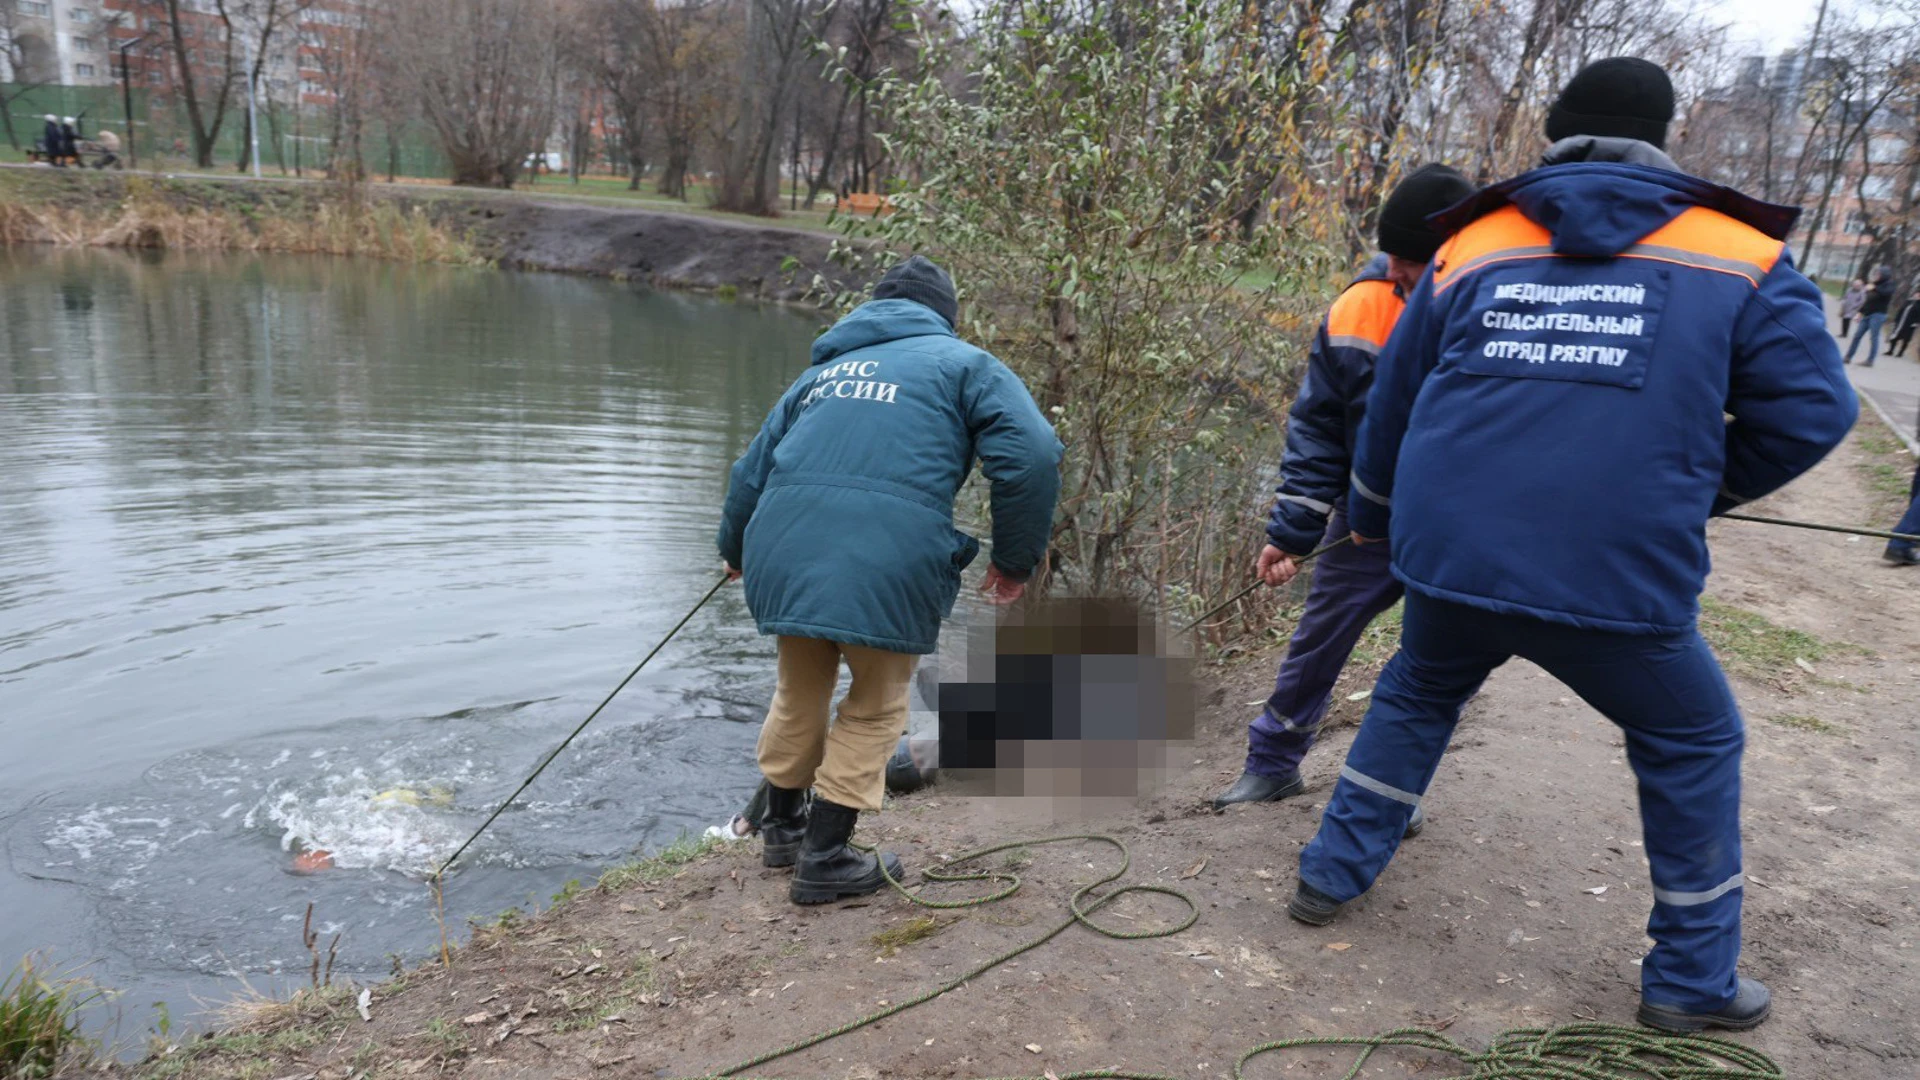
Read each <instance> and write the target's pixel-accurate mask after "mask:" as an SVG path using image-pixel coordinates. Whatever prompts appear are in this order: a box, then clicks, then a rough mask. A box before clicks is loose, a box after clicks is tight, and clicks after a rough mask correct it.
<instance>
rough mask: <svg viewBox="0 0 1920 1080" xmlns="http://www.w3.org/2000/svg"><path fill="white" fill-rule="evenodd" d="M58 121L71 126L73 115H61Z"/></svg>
mask: <svg viewBox="0 0 1920 1080" xmlns="http://www.w3.org/2000/svg"><path fill="white" fill-rule="evenodd" d="M60 122H61V123H63V124H65V125H67V126H68V127H72V126H73V117H71V116H63V117H61V118H60Z"/></svg>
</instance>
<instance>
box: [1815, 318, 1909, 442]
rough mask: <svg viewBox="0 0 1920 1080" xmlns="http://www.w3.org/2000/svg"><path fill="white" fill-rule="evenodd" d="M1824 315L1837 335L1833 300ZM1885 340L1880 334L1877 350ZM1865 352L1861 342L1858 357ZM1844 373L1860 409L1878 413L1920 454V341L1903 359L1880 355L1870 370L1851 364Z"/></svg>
mask: <svg viewBox="0 0 1920 1080" xmlns="http://www.w3.org/2000/svg"><path fill="white" fill-rule="evenodd" d="M1827 315H1828V322H1827V328H1828V329H1829V330H1832V331H1834V332H1835V333H1836V334H1837V333H1838V331H1839V329H1840V320H1839V318H1838V316H1837V315H1836V314H1835V303H1834V302H1832V301H1829V302H1828V304H1827ZM1888 329H1889V330H1891V329H1892V327H1891V326H1889V327H1888ZM1886 338H1887V335H1886V334H1885V333H1882V334H1881V339H1880V347H1881V348H1882V349H1883V350H1884V349H1885V348H1886V346H1887V342H1886ZM1846 351H1847V342H1846V341H1845V340H1841V342H1840V352H1841V353H1842V354H1843V355H1844V354H1845V353H1846ZM1866 351H1867V346H1866V343H1865V342H1863V343H1861V346H1860V353H1859V355H1860V356H1865V355H1866ZM1847 372H1848V373H1849V374H1850V375H1851V376H1852V377H1853V386H1854V389H1856V390H1858V391H1860V399H1861V404H1862V406H1863V407H1867V408H1872V409H1876V410H1878V411H1879V413H1880V418H1881V419H1882V420H1885V421H1886V422H1887V426H1888V427H1891V428H1892V429H1893V430H1894V431H1896V432H1898V433H1899V435H1900V437H1901V438H1902V439H1905V440H1906V443H1907V447H1908V448H1909V449H1911V450H1912V451H1913V452H1914V453H1916V454H1920V339H1916V341H1915V342H1914V344H1913V345H1910V346H1908V348H1907V355H1905V356H1888V355H1886V354H1885V353H1884V352H1882V353H1881V355H1880V358H1879V359H1878V360H1876V361H1874V365H1873V366H1872V367H1862V366H1861V365H1860V364H1857V363H1856V364H1850V365H1848V367H1847Z"/></svg>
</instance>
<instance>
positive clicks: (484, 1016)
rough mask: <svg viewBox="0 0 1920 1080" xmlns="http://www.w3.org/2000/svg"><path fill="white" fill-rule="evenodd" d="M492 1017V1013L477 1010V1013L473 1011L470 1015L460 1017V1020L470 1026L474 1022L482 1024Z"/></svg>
mask: <svg viewBox="0 0 1920 1080" xmlns="http://www.w3.org/2000/svg"><path fill="white" fill-rule="evenodd" d="M493 1017H494V1014H493V1013H490V1012H477V1013H474V1014H473V1015H472V1016H463V1017H461V1018H460V1022H461V1023H463V1024H466V1025H467V1026H469V1027H471V1026H473V1025H475V1024H484V1023H486V1022H487V1021H489V1020H491V1019H493Z"/></svg>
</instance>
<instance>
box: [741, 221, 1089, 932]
mask: <svg viewBox="0 0 1920 1080" xmlns="http://www.w3.org/2000/svg"><path fill="white" fill-rule="evenodd" d="M873 295H874V299H873V300H872V301H869V302H868V303H865V304H862V305H861V306H860V307H858V308H856V309H855V310H854V311H853V312H852V313H851V314H849V315H848V316H847V317H846V318H844V319H841V320H840V321H839V322H838V323H836V324H835V325H834V326H833V328H832V329H830V330H828V331H827V332H826V333H825V334H822V335H821V336H820V338H819V339H818V340H817V341H815V342H814V343H813V363H812V365H811V366H810V367H809V368H808V369H807V371H806V372H805V373H804V374H802V375H801V376H800V378H799V379H798V380H797V381H796V382H795V383H794V384H793V386H792V388H790V389H789V390H788V391H787V392H786V394H785V395H783V396H782V397H781V399H780V401H779V403H778V404H776V405H775V406H774V407H773V411H772V412H771V413H770V414H768V416H767V421H766V424H765V425H764V426H762V428H761V429H760V434H759V436H758V437H757V438H755V439H754V440H753V445H751V446H749V447H748V448H747V452H746V454H745V455H744V456H743V457H741V458H740V460H739V461H738V462H736V463H735V464H734V467H733V478H732V483H731V484H730V485H729V487H728V490H727V500H726V507H725V510H724V512H723V515H722V518H721V523H720V535H719V544H720V555H721V557H722V558H723V559H725V560H726V563H727V566H728V567H729V569H730V570H735V571H737V572H739V573H740V574H742V575H743V576H744V578H745V584H746V594H747V606H748V608H749V609H751V610H752V612H753V616H754V619H755V621H756V622H757V623H758V624H759V627H760V632H761V633H763V634H772V635H777V636H778V638H779V651H780V673H779V684H778V688H777V689H776V691H775V693H774V699H773V705H772V707H771V709H770V710H769V711H768V714H767V722H766V725H765V726H764V727H763V728H762V730H761V736H760V748H759V757H760V769H761V771H762V772H763V773H765V774H766V777H767V780H768V781H769V783H770V784H771V785H772V791H771V794H770V797H769V807H768V815H767V818H766V821H765V823H764V825H763V828H762V835H763V838H764V842H765V855H764V858H765V862H766V864H767V865H769V866H790V865H793V864H794V862H795V861H796V857H797V859H798V862H799V867H798V869H797V870H796V871H795V874H794V880H793V886H792V889H791V895H792V898H793V899H794V901H795V902H797V903H819V902H825V901H830V900H834V899H837V898H839V897H842V896H853V895H860V894H864V893H868V892H872V891H874V890H876V889H878V888H880V887H881V886H882V885H883V884H884V883H885V881H884V879H883V878H882V877H881V876H880V865H879V862H878V861H877V860H876V859H875V858H874V856H872V855H867V854H863V853H860V852H858V851H856V850H854V849H852V848H849V847H847V846H846V841H847V838H848V837H849V836H850V835H851V833H852V831H853V822H854V815H855V814H856V813H858V811H860V810H878V809H879V808H880V799H881V796H882V793H883V792H884V787H885V781H884V777H885V772H886V765H887V759H888V757H889V756H890V755H891V754H892V753H893V749H894V744H895V743H896V742H897V741H898V739H899V738H900V734H901V732H903V731H905V730H906V723H907V703H908V681H909V680H910V679H911V678H912V675H913V668H914V663H915V661H916V659H917V657H918V656H919V655H921V654H925V653H930V652H932V651H933V650H934V643H935V640H936V639H937V638H938V636H939V633H940V620H941V619H942V618H944V617H945V616H946V615H947V614H948V613H949V612H950V611H951V610H952V609H953V602H954V599H955V597H956V596H957V595H958V593H959V590H960V573H961V571H962V570H964V569H965V568H966V567H967V564H968V563H970V562H972V560H973V558H974V556H975V555H976V554H977V553H978V551H979V548H980V545H979V541H977V540H975V539H974V538H973V537H971V536H968V535H966V534H964V533H962V532H960V531H958V530H957V529H955V528H954V526H953V500H954V496H955V494H956V493H958V491H959V490H960V485H961V484H962V482H964V481H965V480H966V478H967V475H968V473H970V472H971V471H972V469H973V463H974V462H975V461H976V460H978V461H979V462H980V469H981V472H982V473H983V474H984V475H985V476H986V478H987V481H988V483H989V484H990V486H991V499H992V504H991V505H992V515H993V553H992V566H991V567H990V568H989V569H988V571H987V582H986V587H987V589H988V591H989V592H990V593H991V594H992V595H993V598H994V599H995V600H996V601H999V602H1011V601H1012V600H1014V599H1017V598H1018V597H1019V595H1020V594H1021V592H1022V590H1023V589H1024V583H1025V582H1026V580H1027V578H1028V576H1029V575H1030V574H1032V573H1033V571H1034V569H1035V568H1036V567H1037V566H1039V564H1040V562H1041V560H1042V559H1043V558H1045V556H1046V552H1047V546H1048V542H1049V540H1050V539H1051V536H1052V529H1053V510H1054V502H1055V499H1056V498H1057V496H1058V494H1059V488H1060V455H1061V450H1062V447H1061V445H1060V440H1059V439H1058V438H1056V437H1055V436H1054V433H1053V428H1052V426H1051V425H1049V424H1048V423H1047V421H1046V418H1045V417H1043V416H1042V415H1041V414H1040V409H1039V407H1038V406H1036V405H1035V404H1034V401H1033V397H1032V395H1031V394H1029V393H1028V392H1027V388H1026V386H1025V385H1023V384H1022V383H1021V382H1020V380H1019V378H1018V377H1016V376H1015V375H1014V374H1013V372H1012V371H1010V370H1008V368H1007V367H1006V365H1005V364H1002V363H1001V362H1000V361H999V360H997V359H995V358H994V357H993V356H992V355H990V354H989V353H987V352H985V351H983V350H981V349H978V348H975V347H974V346H972V345H969V344H967V343H966V342H964V341H961V340H960V339H959V337H957V336H956V335H955V334H954V323H955V320H956V319H957V318H958V312H959V306H958V302H957V300H956V298H955V294H954V289H953V283H952V281H951V280H950V279H949V278H948V277H947V274H946V272H945V271H944V270H941V269H940V268H939V267H938V266H935V265H934V264H933V263H932V262H929V261H928V260H927V259H925V258H923V257H921V256H917V255H916V256H914V257H913V258H911V259H909V260H907V261H906V262H904V263H902V264H901V265H899V266H897V267H895V268H894V269H892V270H890V271H888V273H887V275H886V276H885V277H883V278H882V279H881V281H880V283H879V285H877V286H876V287H875V289H874V294H873ZM843 660H844V661H845V663H846V664H847V666H848V667H849V668H850V669H851V670H852V673H853V684H852V688H851V689H850V690H849V692H848V694H847V697H846V700H845V701H844V702H843V703H842V704H841V707H840V712H839V718H838V720H837V721H836V722H834V723H833V724H832V725H831V726H829V724H828V722H827V721H828V709H829V706H830V704H831V702H832V697H833V691H834V688H835V684H836V683H837V681H838V678H839V672H840V665H841V662H842V661H843ZM810 787H811V788H812V789H813V790H814V793H815V798H814V800H813V803H812V809H811V812H810V813H809V812H808V810H807V809H806V808H805V806H806V804H805V799H806V792H807V789H808V788H810ZM886 858H887V859H888V860H889V863H888V865H889V867H890V869H891V871H892V872H893V873H894V874H895V875H896V877H897V876H898V874H899V873H900V870H899V868H898V860H896V859H894V858H893V857H892V856H891V855H889V856H886Z"/></svg>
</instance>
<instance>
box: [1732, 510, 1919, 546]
mask: <svg viewBox="0 0 1920 1080" xmlns="http://www.w3.org/2000/svg"><path fill="white" fill-rule="evenodd" d="M1720 516H1721V517H1723V518H1726V519H1728V520H1729V521H1751V522H1755V523H1757V524H1760V525H1785V526H1786V527H1787V528H1789V529H1814V530H1817V531H1819V532H1830V533H1842V534H1845V535H1848V536H1877V537H1879V538H1880V539H1882V540H1905V541H1906V542H1907V543H1909V544H1920V536H1914V535H1912V534H1909V533H1897V532H1887V531H1885V530H1883V529H1856V528H1854V527H1853V526H1851V525H1822V524H1820V523H1819V522H1817V521H1793V520H1790V519H1788V518H1772V517H1760V516H1759V515H1757V514H1721V515H1720Z"/></svg>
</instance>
